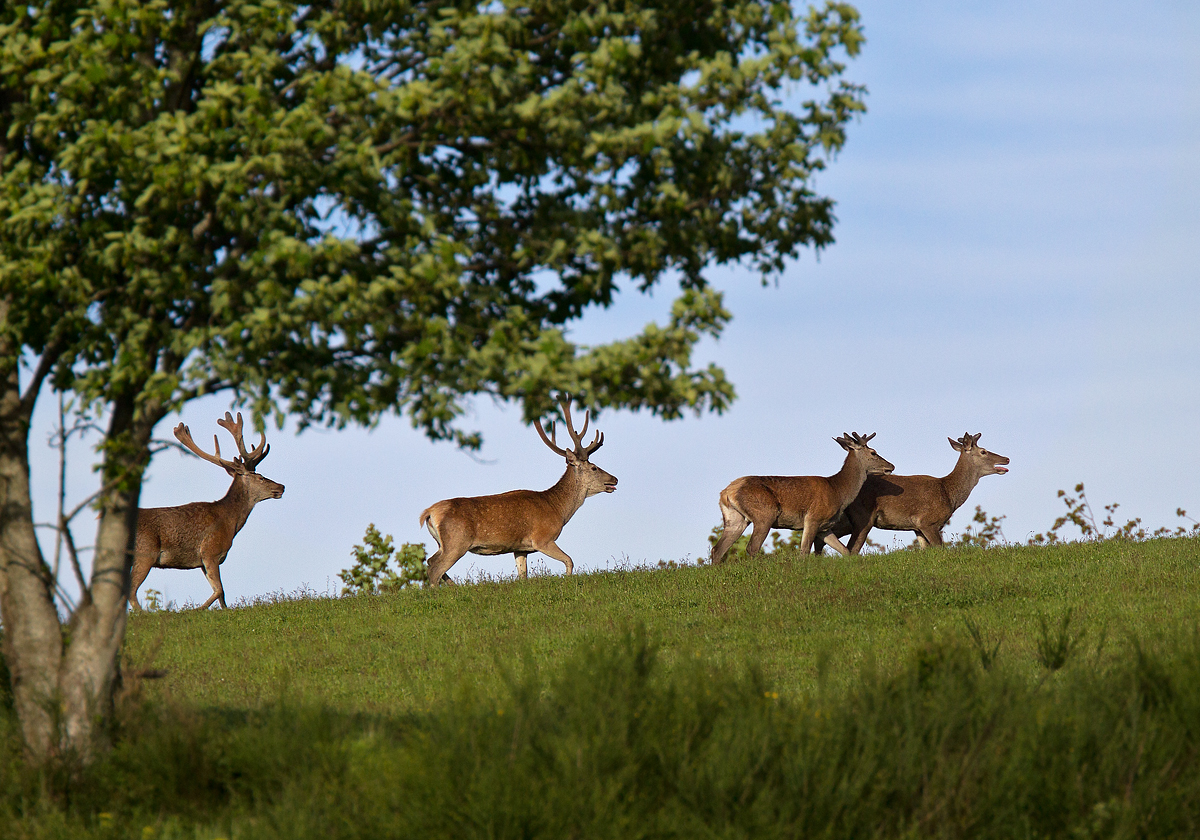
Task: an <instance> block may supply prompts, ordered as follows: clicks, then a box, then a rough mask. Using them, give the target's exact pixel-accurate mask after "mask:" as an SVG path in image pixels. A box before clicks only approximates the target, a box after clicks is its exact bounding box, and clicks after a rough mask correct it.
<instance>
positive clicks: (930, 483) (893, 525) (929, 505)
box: [833, 432, 1008, 554]
mask: <svg viewBox="0 0 1200 840" xmlns="http://www.w3.org/2000/svg"><path fill="white" fill-rule="evenodd" d="M982 434H983V433H982V432H980V433H979V434H976V435H972V434H969V433H968V434H964V435H963V436H962V437H960V438H959V439H958V440H954V439H952V438H946V440H949V441H950V446H951V447H953V449H954V451H956V452H957V453H958V463H956V464H955V465H954V469H952V470H951V471H950V474H949V475H946V476H942V477H941V478H935V477H934V476H931V475H889V476H888V477H887V478H878V477H871V478H868V479H867V480H866V482H865V483H864V484H863V487H862V490H861V491H859V494H858V498H856V499H855V500H854V501H853V502H851V503H850V505H849V506H848V507H847V508H846V513H845V516H844V517H842V519H840V520H839V521H838V522H837V524H836V525H835V526H834V529H833V532H834V534H836V535H837V536H839V537H843V536H846V535H847V534H850V535H852V536H851V539H850V553H851V554H858V553H859V552H861V551H862V548H863V545H865V544H866V542H867V535H868V534H870V533H871V529H872V528H882V529H883V530H885V531H912V532H914V533H915V534H916V535H917V542H918V543H919V544H920V546H921V547H922V548H925V547H926V546H929V545H942V529H943V528H945V527H946V523H947V522H949V521H950V517H951V516H953V515H954V511H956V510H958V509H959V508H960V507H962V505H963V503H964V502H966V500H967V497H968V496H970V495H971V491H972V490H974V489H975V485H976V484H978V483H979V479H980V478H982V477H983V476H985V475H1003V474H1004V473H1006V472H1008V468H1007V467H1005V466H1004V465H1005V464H1007V463H1008V459H1007V458H1005V457H1004V456H1003V455H997V454H996V453H995V452H989V451H987V450H986V449H984V448H983V447H982V446H980V445H979V437H980V435H982Z"/></svg>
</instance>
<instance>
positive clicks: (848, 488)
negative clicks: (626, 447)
mask: <svg viewBox="0 0 1200 840" xmlns="http://www.w3.org/2000/svg"><path fill="white" fill-rule="evenodd" d="M873 437H875V435H874V433H872V434H869V435H867V436H866V437H863V436H862V435H859V434H852V433H846V434H844V435H843V436H842V437H837V438H834V440H835V441H836V442H837V444H838V445H839V446H841V447H842V449H845V450H846V460H845V462H844V463H843V464H842V468H841V469H840V470H839V471H838V472H837V474H836V475H831V476H829V477H828V478H825V477H823V476H816V475H799V476H778V475H748V476H744V477H743V478H739V479H736V480H734V481H733V482H731V483H730V485H729V486H728V487H726V488H725V489H724V490H722V491H721V498H720V504H721V519H722V522H723V525H724V531H723V532H722V534H721V539H720V540H718V541H717V544H716V545H715V546H713V550H712V562H714V563H720V562H721V561H722V560H724V559H725V554H726V553H727V552H728V551H729V547H730V546H732V545H733V544H734V543H735V542H736V541H737V539H738V537H740V536H741V535H742V532H743V531H745V530H746V526H747V525H749V524H751V523H753V524H754V531H753V532H752V533H751V534H750V545H749V546H747V548H746V553H747V554H748V555H750V556H751V557H753V556H754V555H755V554H758V550H759V549H760V548H762V544H763V542H764V541H765V540H766V538H767V534H768V533H769V532H770V530H771V529H772V528H790V529H792V530H796V529H800V528H803V529H804V536H803V537H801V541H800V552H801V554H808V552H809V550H810V549H811V548H812V545H813V540H814V539H815V538H817V537H820V538H821V539H822V540H824V541H825V542H826V543H827V544H829V545H830V546H832V547H833V548H835V549H837V550H838V551H840V552H841V553H842V554H846V553H847V551H846V547H845V546H844V545H842V543H841V542H839V541H838V539H837V538H836V537H834V536H833V535H832V534H831V533H830V528H831V527H832V526H833V524H834V523H835V522H836V521H837V519H838V517H839V516H841V514H842V511H844V510H845V509H846V506H847V505H848V504H850V503H851V502H852V501H854V498H855V496H857V495H858V491H859V490H860V489H861V488H862V486H863V482H864V481H866V479H867V476H868V475H887V474H888V473H890V472H891V471H892V469H893V467H892V465H891V464H889V463H888V462H887V461H885V460H884V459H883V458H882V457H880V455H879V453H878V452H876V451H875V450H874V449H872V448H871V447H870V446H868V442H869V441H870V440H871V438H873Z"/></svg>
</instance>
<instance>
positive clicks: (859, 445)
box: [834, 432, 896, 475]
mask: <svg viewBox="0 0 1200 840" xmlns="http://www.w3.org/2000/svg"><path fill="white" fill-rule="evenodd" d="M873 437H875V432H871V434H869V435H867V436H866V437H863V436H862V435H860V434H858V433H857V432H846V433H844V434H843V435H842V436H841V437H835V438H834V441H836V442H837V444H838V445H839V446H841V447H842V449H845V450H846V451H847V452H849V453H850V454H851V455H853V456H854V457H855V458H856V459H857V460H858V462H859V463H860V464H862V465H863V468H864V469H866V471H867V475H887V474H889V473H890V472H891V471H892V470H894V469H895V468H896V467H895V465H894V464H892V463H890V462H888V461H885V460H884V459H883V457H882V456H881V455H880V454H879V453H878V452H876V451H875V450H874V449H872V448H871V447H870V446H869V445H868V442H869V441H870V440H871V438H873Z"/></svg>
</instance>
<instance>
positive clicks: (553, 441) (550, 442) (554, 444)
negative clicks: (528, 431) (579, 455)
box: [533, 420, 567, 458]
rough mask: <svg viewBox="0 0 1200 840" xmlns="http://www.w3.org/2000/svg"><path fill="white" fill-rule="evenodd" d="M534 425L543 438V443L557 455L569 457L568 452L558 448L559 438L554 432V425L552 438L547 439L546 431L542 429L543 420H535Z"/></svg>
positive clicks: (551, 432) (551, 426) (551, 431)
mask: <svg viewBox="0 0 1200 840" xmlns="http://www.w3.org/2000/svg"><path fill="white" fill-rule="evenodd" d="M533 425H534V426H535V427H536V428H537V430H538V434H539V435H541V436H542V442H543V443H544V444H546V445H547V446H549V447H550V449H551V450H553V451H554V453H555V454H556V455H561V456H563V457H564V458H565V457H567V450H565V449H562V448H560V447H559V446H558V436H557V433H556V432H555V431H554V423H553V422H551V423H550V437H546V430H545V429H543V428H542V421H541V420H534V421H533Z"/></svg>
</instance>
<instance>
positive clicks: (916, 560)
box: [125, 539, 1200, 714]
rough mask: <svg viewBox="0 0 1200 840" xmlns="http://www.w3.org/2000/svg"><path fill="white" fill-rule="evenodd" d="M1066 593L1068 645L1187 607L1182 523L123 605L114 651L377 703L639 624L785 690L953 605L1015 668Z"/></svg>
mask: <svg viewBox="0 0 1200 840" xmlns="http://www.w3.org/2000/svg"><path fill="white" fill-rule="evenodd" d="M1068 610H1070V611H1071V629H1072V632H1074V631H1078V630H1083V631H1084V632H1085V633H1086V636H1085V638H1084V644H1085V645H1094V644H1096V643H1099V642H1100V641H1101V640H1103V639H1106V638H1109V639H1111V638H1117V637H1122V636H1125V635H1129V634H1132V635H1136V636H1138V637H1142V638H1148V637H1152V636H1153V635H1155V634H1156V633H1158V632H1160V631H1164V630H1174V629H1176V628H1178V627H1179V626H1181V625H1187V626H1190V623H1191V622H1192V621H1194V620H1195V617H1196V616H1197V615H1200V540H1195V539H1162V540H1151V541H1147V542H1127V541H1109V542H1104V543H1083V544H1078V543H1077V544H1068V545H1062V546H1054V547H1049V548H1033V547H1017V548H998V549H987V550H984V549H940V550H928V551H900V552H892V553H889V554H882V555H872V556H865V557H857V558H840V557H824V558H819V557H813V556H810V557H809V558H807V559H804V558H800V557H797V556H795V555H787V554H785V555H784V556H783V557H772V558H766V559H759V560H750V561H744V562H739V563H730V564H726V565H724V566H721V567H715V568H714V567H711V566H703V567H685V568H678V569H658V570H653V571H650V570H633V571H623V572H605V573H596V574H587V575H576V576H574V577H570V578H567V577H562V576H552V577H541V578H535V579H531V580H529V581H527V582H516V581H510V582H502V583H482V584H477V585H470V586H459V587H443V588H441V589H439V590H437V591H421V590H406V591H402V592H398V593H395V594H392V595H381V596H366V597H358V598H345V599H332V600H330V599H305V600H296V601H281V602H279V603H274V604H267V605H262V606H257V607H253V608H247V609H234V610H229V611H219V610H213V611H210V612H208V613H195V612H187V613H158V614H148V615H140V616H137V615H135V616H133V617H132V619H131V621H130V625H129V633H128V641H127V644H126V654H125V658H126V661H127V662H128V663H129V664H130V666H131V667H132V668H139V667H140V668H156V669H164V670H166V671H167V676H166V678H165V679H163V680H161V681H157V682H156V683H155V684H154V685H152V686H151V687H150V688H149V691H150V692H151V695H152V696H163V697H170V698H172V699H174V700H177V701H185V702H187V703H190V704H194V705H197V706H201V707H210V706H211V707H221V708H228V709H253V708H257V707H259V706H261V705H263V704H267V703H271V702H273V701H274V700H275V699H277V698H278V696H279V694H280V692H281V691H286V692H289V693H290V694H291V695H292V696H295V697H299V698H304V699H305V700H306V701H313V702H320V703H325V704H329V705H331V706H333V707H336V708H338V709H340V710H343V711H347V712H369V713H383V714H395V713H402V712H408V711H415V710H422V709H428V708H430V707H432V706H434V705H436V704H437V703H438V702H439V699H440V698H441V697H442V696H443V695H444V693H445V690H446V688H447V686H448V685H452V684H454V683H455V682H456V681H458V680H459V679H461V678H464V677H469V678H470V679H471V680H472V681H473V682H475V683H477V684H479V685H482V686H484V687H485V688H486V687H488V686H492V687H496V686H498V685H499V682H498V676H499V670H498V665H499V664H500V663H506V662H508V663H511V662H513V661H516V660H517V659H518V658H520V657H521V656H524V655H529V656H531V657H532V660H533V661H534V662H536V663H538V664H540V665H549V664H552V663H554V662H556V661H559V660H560V659H561V658H562V657H563V656H564V655H565V654H566V653H567V652H568V651H570V650H572V649H573V648H574V647H575V646H576V645H577V644H578V642H579V641H580V640H581V639H587V638H591V637H592V636H594V635H595V634H597V633H601V634H603V633H609V632H612V631H615V630H619V629H621V628H627V627H631V626H635V625H638V626H644V627H645V628H646V629H647V631H648V632H649V633H650V635H651V636H652V637H653V638H655V639H656V640H658V641H659V643H660V644H661V645H662V647H663V649H664V652H663V655H664V658H665V659H666V660H667V661H670V660H671V659H672V657H675V656H678V655H681V654H686V655H688V656H694V655H696V654H699V655H700V656H701V657H702V658H703V659H704V660H705V661H706V662H709V663H710V664H714V665H718V666H722V665H733V666H740V665H743V664H745V663H747V662H755V663H757V664H758V665H759V666H760V667H761V668H762V670H763V672H764V674H765V675H766V677H767V678H768V679H769V680H770V681H771V682H772V684H773V685H775V686H776V687H777V688H778V690H779V691H780V692H783V693H785V694H788V695H793V696H799V695H801V694H803V693H805V692H807V691H809V690H811V688H812V687H813V685H814V681H815V679H816V676H817V672H818V670H827V671H828V676H829V677H830V678H831V679H832V681H833V682H834V683H835V684H840V685H845V684H846V683H847V682H848V681H849V680H850V679H852V678H853V677H855V676H856V675H857V673H858V671H859V669H860V667H861V666H862V664H863V663H864V662H865V661H866V660H867V659H871V660H873V661H874V662H875V663H876V664H877V665H878V666H879V667H881V668H884V669H885V670H886V669H888V668H892V667H896V666H898V665H899V663H901V662H902V661H903V660H904V658H905V657H906V656H907V654H908V652H909V651H911V650H912V648H913V647H914V646H915V645H918V644H920V643H922V642H923V641H924V640H925V639H926V637H927V636H928V635H929V634H930V633H931V632H942V631H947V630H951V629H956V630H961V629H963V628H964V623H965V621H966V620H970V621H971V622H973V623H974V624H975V625H976V626H977V627H978V628H979V629H980V630H981V631H982V633H983V635H984V637H985V638H986V639H988V640H990V641H992V642H995V641H999V642H1000V644H1001V650H1002V651H1003V652H1004V653H1006V654H1008V655H1009V656H1010V658H1011V659H1012V660H1013V661H1014V662H1021V663H1024V664H1025V666H1026V667H1027V668H1029V669H1030V671H1031V672H1033V671H1034V670H1036V668H1037V667H1038V665H1037V660H1036V650H1037V641H1038V639H1039V637H1040V633H1041V623H1040V622H1041V620H1042V619H1046V620H1048V621H1050V622H1051V623H1057V622H1058V621H1059V620H1060V619H1061V618H1062V616H1064V615H1065V614H1066V613H1067V611H1068Z"/></svg>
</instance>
